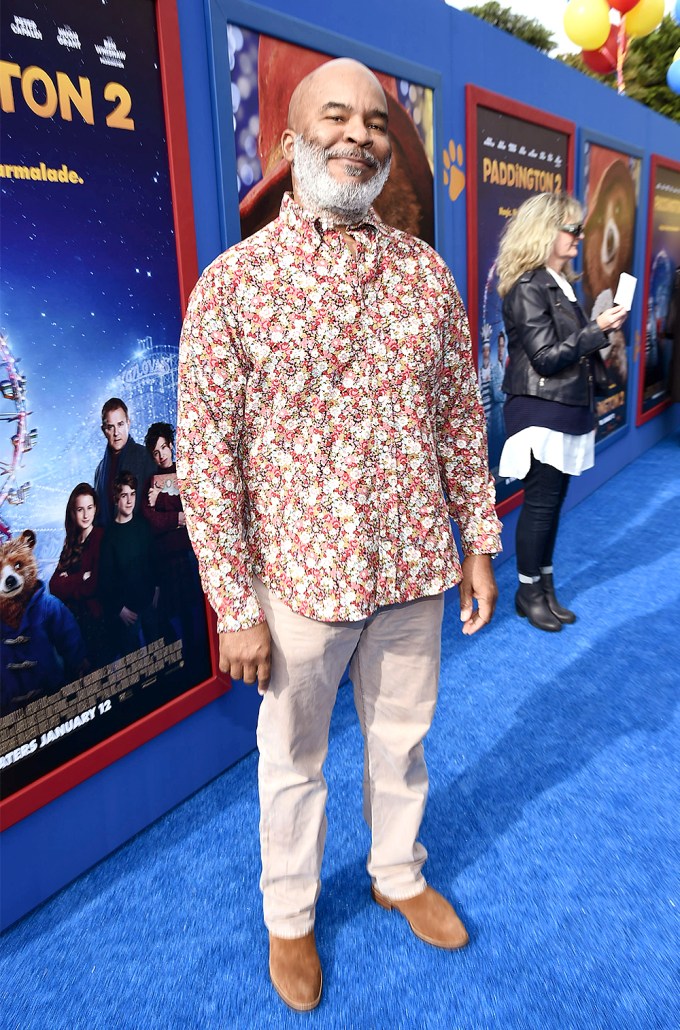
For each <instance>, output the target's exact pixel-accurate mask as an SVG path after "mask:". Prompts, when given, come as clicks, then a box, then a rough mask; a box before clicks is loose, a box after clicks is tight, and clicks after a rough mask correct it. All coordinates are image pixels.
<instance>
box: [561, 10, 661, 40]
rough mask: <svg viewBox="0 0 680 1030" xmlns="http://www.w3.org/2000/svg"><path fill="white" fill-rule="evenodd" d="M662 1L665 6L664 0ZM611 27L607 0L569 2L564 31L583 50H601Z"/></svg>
mask: <svg viewBox="0 0 680 1030" xmlns="http://www.w3.org/2000/svg"><path fill="white" fill-rule="evenodd" d="M641 2H643V0H641ZM660 3H661V6H662V7H663V0H660ZM609 29H610V23H609V4H608V3H607V0H570V2H569V3H568V4H567V9H566V11H565V12H564V31H565V32H566V34H567V35H568V36H569V39H570V40H571V41H572V43H576V46H580V47H581V49H582V50H599V49H600V47H601V46H603V44H604V43H605V42H606V40H607V37H608V36H609Z"/></svg>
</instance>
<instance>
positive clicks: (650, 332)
mask: <svg viewBox="0 0 680 1030" xmlns="http://www.w3.org/2000/svg"><path fill="white" fill-rule="evenodd" d="M651 189H652V197H651V202H650V208H651V210H650V215H649V217H650V219H651V225H650V231H649V247H648V251H647V276H648V280H647V283H646V287H647V310H646V311H645V312H644V321H643V326H644V330H643V332H644V345H643V351H642V355H643V360H642V368H641V370H640V375H641V380H642V382H641V391H640V408H639V411H640V415H641V416H643V417H644V416H645V415H647V416H649V415H651V414H652V413H656V412H655V409H657V408H659V406H661V405H663V404H664V403H666V402H667V401H668V399H669V372H670V364H671V355H672V340H671V337H670V334H669V333H667V326H666V319H667V315H668V308H669V305H670V299H671V289H672V286H673V277H674V275H675V270H676V269H677V268H678V266H680V167H679V166H677V165H675V166H673V167H670V166H666V165H663V164H661V163H660V161H659V159H655V160H654V161H653V163H652V183H651Z"/></svg>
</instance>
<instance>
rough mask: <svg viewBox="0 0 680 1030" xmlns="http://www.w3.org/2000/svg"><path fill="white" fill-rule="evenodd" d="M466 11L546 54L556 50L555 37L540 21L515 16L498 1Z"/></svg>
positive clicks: (492, 0) (490, 1) (491, 0)
mask: <svg viewBox="0 0 680 1030" xmlns="http://www.w3.org/2000/svg"><path fill="white" fill-rule="evenodd" d="M465 10H466V11H467V12H468V13H469V14H474V15H475V17H476V18H481V19H482V21H486V22H488V23H489V25H495V26H496V28H497V29H503V31H504V32H509V33H510V35H511V36H517V38H518V39H523V40H524V42H525V43H529V44H530V45H531V46H533V47H536V49H537V50H540V51H542V52H543V53H544V54H548V53H550V51H551V50H554V49H555V39H554V37H553V36H552V35H551V34H550V32H549V31H548V30H547V29H546V28H544V26H543V25H541V23H540V21H537V20H536V19H535V18H525V17H524V15H521V14H515V13H514V12H513V11H511V10H510V8H509V7H501V5H500V4H499V3H497V2H496V0H489V3H485V4H479V5H476V6H474V7H466V8H465Z"/></svg>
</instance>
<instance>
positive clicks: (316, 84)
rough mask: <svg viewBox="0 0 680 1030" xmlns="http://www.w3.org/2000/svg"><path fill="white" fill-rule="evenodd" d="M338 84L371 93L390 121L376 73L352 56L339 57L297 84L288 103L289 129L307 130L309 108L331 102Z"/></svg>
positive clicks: (343, 87)
mask: <svg viewBox="0 0 680 1030" xmlns="http://www.w3.org/2000/svg"><path fill="white" fill-rule="evenodd" d="M336 86H337V87H338V88H339V89H340V90H341V91H342V90H343V89H356V90H358V91H359V92H363V93H365V94H366V95H367V96H371V97H372V98H373V100H374V101H375V103H376V105H377V109H379V110H381V111H382V113H383V114H384V118H385V123H387V100H386V99H385V93H384V91H383V88H382V86H381V85H380V83H379V82H378V79H377V78H376V76H375V75H374V74H373V72H372V71H371V70H370V68H367V67H366V65H365V64H361V62H360V61H354V60H352V58H350V57H339V58H337V59H336V60H334V61H327V62H326V63H325V64H322V65H320V66H319V67H318V68H315V69H314V71H313V72H310V73H309V75H305V77H304V79H302V80H301V81H300V82H299V83H298V85H297V86H296V87H295V89H294V90H293V95H292V96H291V98H290V104H289V105H288V128H289V129H291V130H292V131H293V132H294V133H299V132H304V124H305V120H306V118H307V117H308V113H309V110H310V109H311V110H313V109H314V105H315V104H317V103H319V102H320V103H321V104H322V105H323V104H324V103H326V102H328V101H327V99H326V98H327V97H330V96H331V95H332V93H333V90H334V89H335V88H336ZM329 91H330V92H329ZM340 95H341V93H338V96H340Z"/></svg>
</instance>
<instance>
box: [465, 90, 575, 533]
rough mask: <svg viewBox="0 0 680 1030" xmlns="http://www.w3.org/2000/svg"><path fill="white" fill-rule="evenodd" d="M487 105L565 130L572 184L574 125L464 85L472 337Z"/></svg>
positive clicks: (475, 334) (504, 508)
mask: <svg viewBox="0 0 680 1030" xmlns="http://www.w3.org/2000/svg"><path fill="white" fill-rule="evenodd" d="M480 107H488V108H490V109H491V110H492V111H498V112H499V113H500V114H508V115H511V116H512V117H514V118H519V119H521V120H522V121H525V122H532V123H533V124H534V125H541V126H543V127H545V128H548V129H552V130H553V131H555V132H561V133H564V135H565V136H566V137H567V167H566V183H567V192H571V191H572V190H573V188H574V153H575V150H574V148H575V136H576V125H575V123H574V122H571V121H568V120H567V119H565V118H560V117H558V116H557V115H554V114H548V113H547V112H546V111H541V110H540V109H539V108H538V107H529V105H528V104H522V103H520V102H519V101H518V100H511V99H510V98H509V97H505V96H503V95H502V94H500V93H492V92H491V91H490V90H487V89H482V88H481V87H480V86H473V85H471V84H468V85H467V86H466V87H465V114H466V150H467V167H468V177H467V262H468V305H467V308H468V319H469V322H470V333H471V336H472V339H473V340H477V339H479V320H478V317H477V311H478V304H479V283H478V281H477V261H478V251H477V236H478V225H477V200H478V191H477V157H478V154H477V109H478V108H480ZM472 356H473V360H474V363H475V368H476V367H477V360H478V354H477V348H476V347H474V345H473V348H472ZM523 498H524V491H523V490H518V491H517V493H514V494H513V495H512V496H511V497H506V499H505V500H504V501H500V503H499V504H497V505H496V510H497V512H498V514H499V515H505V514H506V513H507V512H509V511H512V510H513V508H516V507H517V506H518V505H519V504H521V503H522V500H523Z"/></svg>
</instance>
